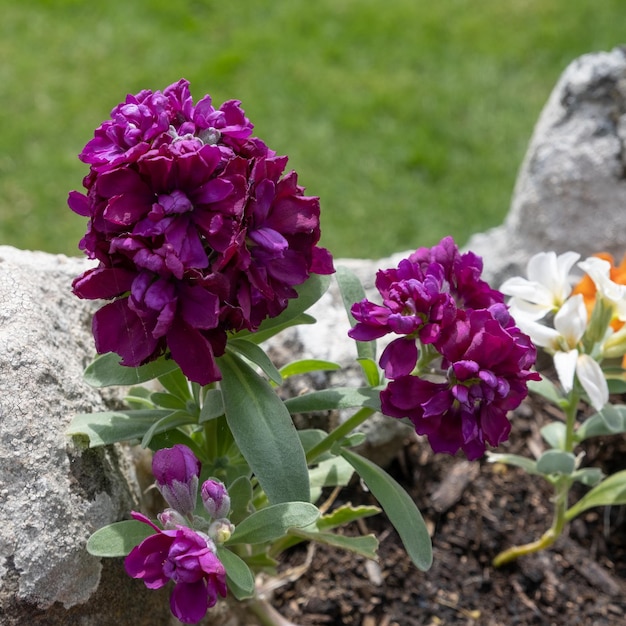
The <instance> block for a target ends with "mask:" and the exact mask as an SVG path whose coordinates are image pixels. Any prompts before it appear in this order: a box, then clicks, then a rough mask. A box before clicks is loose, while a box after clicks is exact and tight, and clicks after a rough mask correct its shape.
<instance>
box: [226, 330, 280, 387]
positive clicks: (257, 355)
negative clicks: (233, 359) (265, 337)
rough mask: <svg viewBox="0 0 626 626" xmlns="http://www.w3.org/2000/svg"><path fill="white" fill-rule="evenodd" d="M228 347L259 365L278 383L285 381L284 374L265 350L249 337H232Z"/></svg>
mask: <svg viewBox="0 0 626 626" xmlns="http://www.w3.org/2000/svg"><path fill="white" fill-rule="evenodd" d="M227 349H228V350H230V351H231V352H235V353H237V354H239V355H241V356H243V357H245V358H246V359H248V361H250V362H251V363H254V364H255V365H258V366H259V367H260V368H261V371H262V372H263V373H264V374H265V375H266V376H267V377H268V378H269V379H270V380H271V381H272V382H275V383H276V384H277V385H280V384H281V383H282V382H283V379H282V376H281V375H280V372H279V371H278V370H277V369H276V366H275V365H274V364H273V363H272V360H271V359H270V358H269V357H268V356H267V353H266V352H265V350H263V348H261V347H259V346H257V344H256V343H253V342H252V341H248V340H247V339H231V340H230V341H229V342H228V348H227Z"/></svg>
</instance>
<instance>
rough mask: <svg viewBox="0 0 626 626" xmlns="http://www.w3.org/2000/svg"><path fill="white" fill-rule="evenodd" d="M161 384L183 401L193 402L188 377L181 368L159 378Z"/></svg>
mask: <svg viewBox="0 0 626 626" xmlns="http://www.w3.org/2000/svg"><path fill="white" fill-rule="evenodd" d="M159 382H160V383H161V384H162V385H163V387H165V389H167V391H169V392H170V393H171V394H172V395H174V396H178V397H179V398H180V399H181V400H184V401H185V402H187V401H188V400H193V395H192V393H191V389H190V388H189V381H188V380H187V377H186V376H185V375H184V374H183V373H182V371H181V369H180V367H176V368H174V369H172V370H171V371H169V372H166V373H164V374H162V375H160V376H159Z"/></svg>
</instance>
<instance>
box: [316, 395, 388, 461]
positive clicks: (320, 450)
mask: <svg viewBox="0 0 626 626" xmlns="http://www.w3.org/2000/svg"><path fill="white" fill-rule="evenodd" d="M375 412H376V411H375V410H374V409H370V408H369V407H363V408H361V409H359V410H358V411H357V412H356V413H355V414H354V415H352V416H351V417H349V418H348V419H347V420H346V421H345V422H344V423H343V424H340V425H339V426H337V428H335V430H333V431H331V432H330V433H328V435H327V436H326V437H324V439H322V441H320V442H319V443H318V444H317V445H316V446H313V447H312V448H311V449H310V450H309V452H308V453H307V455H306V461H307V464H311V463H313V462H314V461H315V459H317V457H319V456H320V455H322V454H324V452H328V450H330V449H331V448H332V447H333V445H334V444H335V443H336V442H337V441H340V440H341V439H343V438H344V437H347V436H348V435H349V434H350V433H351V432H352V431H353V430H354V429H355V428H357V427H358V426H360V425H361V424H362V423H363V422H364V421H365V420H366V419H367V418H368V417H370V416H371V415H373V414H374V413H375Z"/></svg>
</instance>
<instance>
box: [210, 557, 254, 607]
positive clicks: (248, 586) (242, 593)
mask: <svg viewBox="0 0 626 626" xmlns="http://www.w3.org/2000/svg"><path fill="white" fill-rule="evenodd" d="M217 557H218V558H219V560H220V561H221V562H222V565H223V566H224V569H225V570H226V582H227V584H228V589H229V591H230V592H231V593H232V594H233V595H234V596H235V598H237V600H245V599H246V598H251V597H252V596H253V595H254V574H253V573H252V572H251V571H250V568H249V567H248V566H247V565H246V563H245V561H244V560H243V559H241V558H240V557H238V556H237V555H236V554H234V553H233V552H231V551H230V550H228V548H225V547H224V546H217Z"/></svg>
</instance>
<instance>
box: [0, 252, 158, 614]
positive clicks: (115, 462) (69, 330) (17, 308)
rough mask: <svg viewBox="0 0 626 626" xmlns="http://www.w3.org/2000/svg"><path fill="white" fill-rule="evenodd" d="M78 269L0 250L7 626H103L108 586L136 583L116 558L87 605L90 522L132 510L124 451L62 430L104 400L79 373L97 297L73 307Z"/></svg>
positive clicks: (2, 573)
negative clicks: (93, 446)
mask: <svg viewBox="0 0 626 626" xmlns="http://www.w3.org/2000/svg"><path fill="white" fill-rule="evenodd" d="M85 268H86V263H85V262H84V261H82V260H79V259H68V258H67V257H64V256H53V255H48V254H44V253H40V252H22V251H19V250H15V249H14V248H9V247H6V246H1V247H0V301H1V302H2V306H1V307H0V615H1V616H2V618H1V620H0V621H1V623H2V624H3V626H12V625H16V626H17V625H18V624H19V625H20V626H23V625H24V624H34V623H45V624H50V625H54V624H73V623H80V624H84V625H85V626H92V625H93V626H95V625H100V624H101V625H102V626H104V625H105V624H110V623H112V622H111V621H110V619H111V615H112V613H111V611H114V610H115V606H116V605H115V604H114V603H113V602H112V597H111V594H112V589H117V590H118V591H119V589H120V588H121V587H122V584H121V583H120V582H119V581H121V580H122V579H124V585H125V588H128V589H129V590H130V589H131V588H132V586H131V585H129V584H128V580H127V577H126V576H125V575H124V576H122V574H121V573H120V572H119V569H120V563H108V564H107V565H106V570H105V572H106V575H105V578H104V580H106V581H107V585H106V588H102V587H101V589H100V591H99V592H98V597H99V598H100V601H98V600H96V601H95V602H94V600H93V598H92V596H93V594H94V593H96V590H98V588H99V585H100V583H101V580H103V579H102V576H103V566H102V564H101V563H100V560H99V559H97V558H94V557H92V556H90V555H89V554H87V552H86V551H85V548H84V544H85V541H86V539H87V537H88V536H89V535H90V534H91V533H92V532H93V531H94V530H95V529H97V528H99V527H101V526H103V525H105V524H108V523H111V522H114V521H116V520H119V519H122V518H123V517H125V516H127V515H128V512H129V510H130V509H131V508H133V506H135V507H136V494H135V493H133V479H132V475H133V470H132V468H130V467H129V466H128V464H127V460H126V457H125V456H124V454H123V453H122V450H121V448H118V447H110V448H107V449H98V450H89V449H84V448H80V447H79V446H78V445H77V444H75V443H74V442H73V441H72V440H70V439H69V438H68V437H67V436H66V435H65V434H64V430H65V428H66V426H67V425H68V423H69V420H70V419H71V417H72V415H73V414H75V413H80V412H89V411H98V410H104V409H105V408H106V407H105V404H104V402H103V399H102V398H101V396H100V394H98V393H97V392H96V391H95V390H93V389H91V388H90V387H88V386H87V385H86V384H85V383H84V382H83V380H82V371H83V369H84V367H85V365H86V364H87V363H88V361H89V360H90V359H91V358H92V357H93V354H94V348H93V339H92V337H91V334H90V332H89V327H90V321H89V320H90V316H91V313H92V311H93V310H94V307H93V304H94V303H88V302H85V303H78V302H77V299H76V298H75V297H74V296H73V295H72V294H71V292H70V284H71V280H72V278H73V277H74V276H75V275H77V274H78V273H80V272H82V271H83V270H84V269H85ZM116 581H118V582H116ZM142 587H143V585H142ZM135 591H137V590H135ZM140 592H141V590H139V593H140ZM120 597H123V594H120ZM136 597H137V596H135V598H136ZM90 599H91V602H89V603H88V604H85V603H86V602H87V601H88V600H90ZM165 600H166V598H165ZM134 603H135V599H133V598H131V593H130V592H129V593H126V602H125V606H120V610H121V611H122V613H121V615H128V616H134V618H135V619H133V621H132V623H133V624H140V623H143V622H141V619H140V617H141V615H140V612H137V611H136V610H135V611H133V605H134ZM162 606H163V615H167V613H169V611H168V610H167V606H166V605H165V604H164V603H163V604H162ZM105 607H106V612H103V610H104V608H105ZM98 609H100V611H99V610H98ZM129 619H130V617H129ZM41 620H43V621H41ZM117 623H120V624H121V623H131V622H130V621H127V622H124V621H118V622H117ZM151 623H154V622H151ZM162 623H164V622H162Z"/></svg>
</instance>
